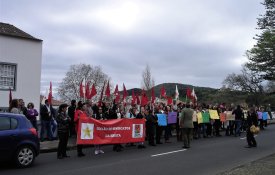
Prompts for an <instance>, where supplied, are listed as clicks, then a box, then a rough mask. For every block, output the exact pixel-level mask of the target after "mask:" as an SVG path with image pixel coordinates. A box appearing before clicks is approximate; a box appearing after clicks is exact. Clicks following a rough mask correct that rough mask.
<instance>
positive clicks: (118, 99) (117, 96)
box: [114, 85, 120, 103]
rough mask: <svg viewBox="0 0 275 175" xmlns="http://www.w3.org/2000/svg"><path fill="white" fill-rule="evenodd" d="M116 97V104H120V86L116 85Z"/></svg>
mask: <svg viewBox="0 0 275 175" xmlns="http://www.w3.org/2000/svg"><path fill="white" fill-rule="evenodd" d="M114 96H115V97H116V98H115V102H116V103H119V101H120V95H119V92H118V85H116V88H115V91H114Z"/></svg>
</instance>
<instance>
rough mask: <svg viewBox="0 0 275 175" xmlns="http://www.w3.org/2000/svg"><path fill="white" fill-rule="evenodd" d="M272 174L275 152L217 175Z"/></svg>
mask: <svg viewBox="0 0 275 175" xmlns="http://www.w3.org/2000/svg"><path fill="white" fill-rule="evenodd" d="M242 174H243V175H245V174H249V175H262V174H264V175H274V174H275V154H272V155H270V156H267V157H264V158H262V159H259V160H256V161H253V162H250V163H248V164H245V165H241V166H239V167H236V168H233V169H231V170H228V171H226V172H223V173H219V174H217V175H242Z"/></svg>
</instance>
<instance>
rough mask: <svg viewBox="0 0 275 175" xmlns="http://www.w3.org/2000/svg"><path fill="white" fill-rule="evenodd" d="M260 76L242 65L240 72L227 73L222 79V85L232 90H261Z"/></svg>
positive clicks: (254, 91)
mask: <svg viewBox="0 0 275 175" xmlns="http://www.w3.org/2000/svg"><path fill="white" fill-rule="evenodd" d="M262 81H263V80H262V78H260V76H259V75H258V74H257V73H255V72H252V71H249V69H248V68H247V67H246V66H245V65H244V66H243V68H242V73H241V74H235V73H232V74H229V75H228V76H227V77H226V78H225V80H224V81H223V85H224V87H226V88H229V89H232V90H241V91H244V92H251V93H256V92H260V93H262V92H263V85H262Z"/></svg>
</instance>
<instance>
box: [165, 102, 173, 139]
mask: <svg viewBox="0 0 275 175" xmlns="http://www.w3.org/2000/svg"><path fill="white" fill-rule="evenodd" d="M169 112H172V111H171V108H170V106H166V107H165V109H164V114H165V116H166V120H167V121H168V113H169ZM170 135H171V124H170V123H168V122H167V126H165V127H164V139H165V143H171V142H170V141H169V138H170Z"/></svg>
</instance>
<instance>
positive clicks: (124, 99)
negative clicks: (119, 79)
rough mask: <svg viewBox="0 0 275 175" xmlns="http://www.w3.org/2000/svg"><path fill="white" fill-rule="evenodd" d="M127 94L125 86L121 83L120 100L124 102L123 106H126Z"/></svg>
mask: <svg viewBox="0 0 275 175" xmlns="http://www.w3.org/2000/svg"><path fill="white" fill-rule="evenodd" d="M127 96H128V93H127V90H126V87H125V85H124V83H123V97H122V101H123V103H124V106H126V97H127Z"/></svg>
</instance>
